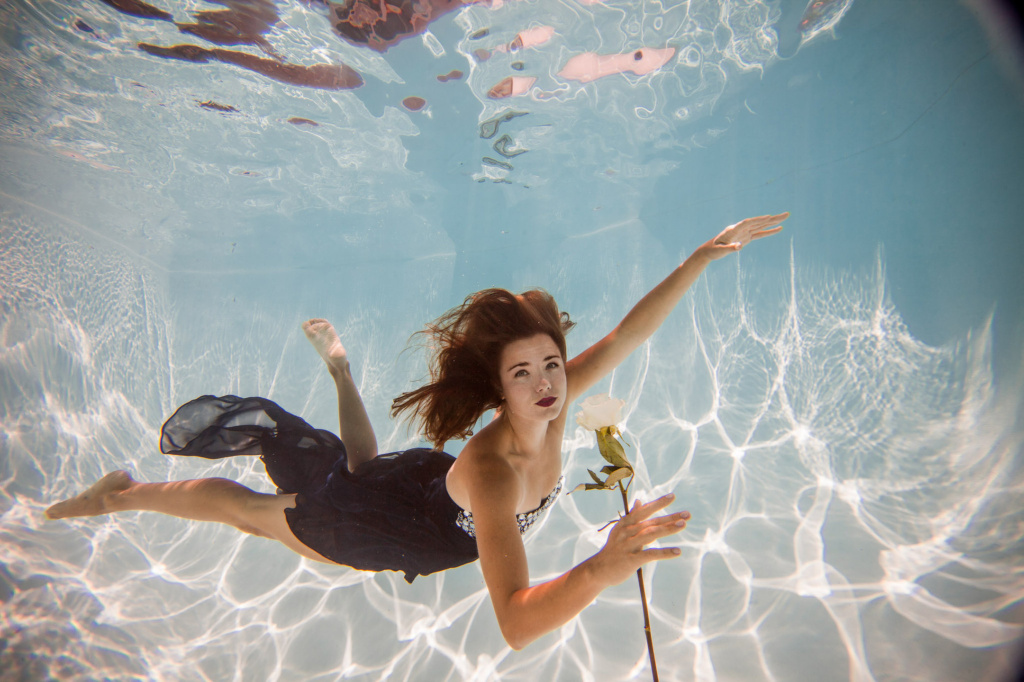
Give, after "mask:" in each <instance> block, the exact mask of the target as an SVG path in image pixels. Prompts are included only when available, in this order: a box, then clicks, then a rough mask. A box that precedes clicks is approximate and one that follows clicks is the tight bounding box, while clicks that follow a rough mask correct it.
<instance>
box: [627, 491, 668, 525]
mask: <svg viewBox="0 0 1024 682" xmlns="http://www.w3.org/2000/svg"><path fill="white" fill-rule="evenodd" d="M675 499H676V496H675V495H673V494H672V493H669V494H668V495H663V496H661V497H659V498H658V499H656V500H653V501H651V502H648V503H647V504H641V503H640V500H637V501H636V502H634V503H633V506H632V507H631V508H630V510H629V513H628V514H626V515H625V516H624V517H623V519H622V520H623V521H628V522H629V523H639V522H641V521H645V520H647V519H649V518H650V517H651V516H653V515H654V514H655V513H656V512H659V511H661V510H662V509H664V508H665V507H667V506H669V505H670V504H672V501H673V500H675Z"/></svg>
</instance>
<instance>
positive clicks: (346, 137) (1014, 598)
mask: <svg viewBox="0 0 1024 682" xmlns="http://www.w3.org/2000/svg"><path fill="white" fill-rule="evenodd" d="M1005 7H1009V5H1005V6H1004V5H1003V4H1002V3H1000V2H995V1H993V2H982V1H980V0H978V1H972V2H967V3H962V4H961V3H955V2H952V1H950V0H942V1H941V2H924V1H920V2H913V1H908V2H899V3H877V2H875V3H872V2H869V1H868V0H861V1H860V2H857V3H854V2H852V0H834V1H832V2H824V3H820V2H814V3H810V5H807V4H805V3H804V2H794V1H791V0H776V1H769V2H759V1H757V0H743V1H740V0H704V1H700V0H691V1H690V2H621V1H618V0H605V1H604V2H600V1H597V0H594V1H591V2H584V1H583V0H562V1H554V0H550V1H549V0H544V1H543V2H540V1H532V0H504V1H503V2H502V1H500V0H494V1H493V2H481V3H460V2H457V1H454V0H453V1H451V2H446V1H444V0H433V1H432V2H411V1H410V0H395V1H393V2H390V3H377V2H375V1H374V2H367V1H364V0H360V1H359V2H352V1H351V0H349V2H345V3H324V2H319V1H315V0H314V1H310V2H304V1H298V0H278V1H277V2H272V1H271V0H225V2H224V3H223V4H213V3H210V2H204V1H201V0H194V1H188V2H178V1H177V0H161V1H160V4H159V5H155V4H151V5H144V4H142V3H138V2H131V1H130V0H110V1H109V2H105V1H100V0H86V1H84V2H36V1H31V2H29V1H25V0H18V1H16V2H10V3H6V4H4V5H3V6H2V7H0V26H2V27H3V28H2V29H0V36H2V40H0V74H2V78H3V80H2V87H3V97H2V99H0V112H2V116H0V154H2V159H3V163H2V164H0V254H2V256H0V306H2V308H0V310H2V314H0V481H2V485H0V513H2V521H0V539H2V548H3V549H2V555H0V559H2V569H0V602H2V606H0V670H2V671H3V675H2V677H4V679H14V680H36V679H50V678H56V679H82V680H86V679H100V678H105V679H168V680H171V679H210V680H224V679H240V680H263V679H275V680H276V679H310V680H313V679H323V680H327V679H339V678H353V679H381V680H383V679H396V680H397V679H409V680H492V679H503V680H538V679H540V680H548V679H551V680H555V679H557V680H621V679H634V678H636V679H648V678H649V676H650V671H649V668H648V664H647V655H646V648H645V645H644V637H643V632H642V624H641V616H640V606H639V599H638V595H637V591H636V586H635V585H634V584H632V583H629V582H627V583H626V584H624V585H622V586H619V587H616V588H612V589H609V590H607V591H606V592H604V593H603V594H602V595H601V597H600V598H599V599H598V600H597V602H596V603H595V604H594V605H592V606H591V607H589V608H588V609H586V610H585V611H584V612H583V614H582V615H581V616H580V617H579V618H578V619H576V620H575V621H573V622H572V623H571V624H569V625H567V626H566V627H564V628H562V629H561V630H560V631H559V632H556V633H554V634H552V635H549V636H547V637H545V638H543V639H541V640H539V641H538V642H537V643H535V644H533V645H531V646H530V647H528V648H527V649H525V650H524V651H522V652H513V651H511V650H510V649H508V648H507V647H506V646H505V644H504V641H503V640H502V638H501V635H500V633H499V631H498V628H497V625H496V622H495V619H494V615H493V611H492V609H491V606H490V602H489V599H488V597H487V593H486V590H485V588H484V584H483V580H482V577H481V574H480V570H479V567H478V566H477V565H475V564H473V565H469V566H465V567H462V568H459V569H456V570H452V571H448V572H446V573H443V574H438V575H435V576H428V577H424V578H420V579H418V580H417V581H416V582H415V583H414V584H413V585H411V586H409V585H406V584H405V582H404V581H403V580H402V579H401V576H400V575H399V574H392V573H388V574H380V575H375V574H369V573H360V572H356V571H353V570H350V569H346V568H342V567H338V568H333V567H330V566H325V565H320V564H313V563H310V562H308V561H304V560H302V559H300V558H299V557H297V556H295V555H293V554H291V553H289V551H288V550H286V549H285V548H283V547H279V546H276V545H275V544H273V543H272V542H270V541H267V540H263V539H260V538H255V537H249V536H243V535H240V534H239V533H237V532H236V531H234V530H233V529H229V528H222V527H218V526H212V525H202V524H198V523H190V522H185V521H182V520H179V519H174V518H169V517H160V516H157V515H154V514H147V513H134V512H133V513H126V514H120V515H117V516H110V517H102V518H96V519H85V520H75V521H66V522H65V521H60V522H47V521H45V520H44V519H43V514H42V510H43V509H44V508H45V507H46V506H47V505H48V504H49V503H51V502H52V501H54V500H56V499H60V498H63V497H65V496H67V495H70V494H73V493H74V492H77V491H79V490H81V489H82V488H83V487H84V486H86V485H87V484H89V483H91V482H92V481H94V480H95V479H96V478H98V477H99V476H101V475H102V474H103V473H105V472H107V471H110V470H112V469H115V468H126V469H129V470H131V471H132V472H133V474H134V475H136V476H137V477H138V478H140V479H143V480H154V481H155V480H168V479H180V478H192V477H199V476H227V477H231V478H235V479H236V480H239V481H241V482H243V483H245V484H247V485H249V486H251V487H253V488H255V489H257V490H265V491H266V490H270V483H269V482H268V481H267V480H266V478H265V476H264V474H263V472H262V467H261V465H260V464H259V462H258V461H225V462H221V463H209V462H206V461H191V460H187V459H183V458H181V459H179V458H169V457H165V456H163V455H160V454H159V453H158V451H157V448H156V441H157V433H158V430H159V427H160V425H161V423H162V422H163V420H164V419H165V418H166V417H167V416H168V415H169V414H170V413H171V412H172V411H173V410H174V408H175V407H176V406H177V405H179V404H180V403H182V402H185V401H187V400H189V399H191V398H193V397H195V396H197V395H200V394H204V393H235V394H239V395H263V396H266V397H269V398H272V399H274V400H276V401H278V402H279V403H281V404H282V405H283V406H285V407H286V408H287V409H290V410H292V411H294V412H297V413H300V414H302V415H303V416H304V417H305V418H306V419H307V420H309V421H310V422H312V423H314V424H317V425H319V426H322V427H326V428H333V426H334V423H335V420H336V414H335V402H334V400H335V398H334V393H333V387H332V385H331V382H330V379H329V376H328V375H327V373H326V372H324V371H323V369H322V364H321V361H320V360H319V359H318V358H317V357H316V354H315V353H314V352H313V351H312V349H311V348H309V347H308V344H307V343H306V341H305V340H304V338H303V337H302V333H301V331H300V329H299V323H300V322H302V321H303V320H305V319H307V318H309V317H327V318H329V319H331V320H332V321H334V323H335V325H336V326H337V327H338V328H339V330H342V334H343V340H344V341H345V343H346V346H347V347H348V348H349V349H350V352H351V354H352V356H353V357H354V362H355V364H356V366H357V380H358V381H359V383H360V388H361V391H362V393H363V396H364V399H365V402H366V403H367V407H368V410H369V412H370V415H371V418H372V419H373V421H374V423H375V425H376V428H377V433H378V436H379V438H380V439H381V441H382V447H384V448H385V449H387V450H396V449H400V448H402V447H406V446H409V445H412V444H415V443H417V440H416V437H415V434H410V433H408V432H407V431H406V430H405V429H404V428H402V427H397V426H393V425H391V424H390V423H389V422H388V420H387V418H386V415H387V410H388V407H389V405H390V400H391V398H393V397H394V396H395V395H397V394H398V393H400V392H401V391H403V390H406V389H407V388H408V387H409V386H410V385H412V384H413V383H415V382H416V381H417V380H418V379H419V378H420V377H422V375H423V373H424V370H423V365H422V359H421V358H420V357H419V356H417V355H416V354H415V353H412V352H407V353H402V350H403V348H404V347H405V344H406V340H407V339H408V337H409V335H410V334H411V333H413V332H414V331H416V330H417V329H418V328H419V327H420V325H422V324H423V323H424V322H426V321H427V320H428V319H430V318H431V317H433V316H436V315H437V314H439V313H440V312H442V311H444V310H445V309H447V308H448V307H450V306H451V305H454V304H455V303H457V302H459V301H461V300H462V298H463V297H464V296H465V295H466V294H467V293H469V292H471V291H474V290H476V289H479V288H482V287H486V286H506V287H509V288H513V289H522V288H526V287H529V286H544V287H545V288H547V289H548V290H549V291H551V292H552V293H553V294H554V295H555V296H556V298H557V299H558V300H559V302H560V304H561V305H562V307H563V308H565V309H566V310H568V311H570V312H571V313H572V314H573V316H574V318H575V319H576V320H577V321H578V323H579V324H578V327H577V328H576V330H574V332H573V334H572V335H571V336H570V339H569V343H570V352H573V351H576V352H578V351H579V350H582V349H583V348H585V347H586V346H587V345H588V344H590V343H592V342H593V341H595V340H596V339H597V338H600V336H602V335H603V334H604V333H605V332H606V331H607V330H608V329H610V328H611V326H613V325H614V324H615V323H616V322H617V321H618V319H620V318H621V316H622V315H623V314H624V313H625V312H626V310H628V308H629V306H630V305H632V303H633V302H634V301H635V300H636V299H637V298H639V296H641V295H642V294H643V293H644V292H645V291H647V290H648V289H649V288H650V287H652V286H653V285H654V284H656V283H657V282H658V281H659V280H660V279H661V278H662V277H663V276H664V275H665V274H667V273H668V272H669V270H670V269H671V268H672V267H673V266H674V265H675V264H677V263H678V262H679V259H680V258H682V257H684V256H685V255H686V254H687V253H689V251H691V250H692V249H693V248H694V247H696V246H697V245H698V244H700V243H701V242H703V241H704V240H705V239H707V238H708V237H709V236H711V235H712V234H714V233H715V232H716V231H717V230H718V229H720V228H721V226H723V225H725V224H728V223H730V222H733V221H735V220H738V219H740V218H742V217H745V216H747V215H755V214H760V213H766V212H777V211H782V210H790V211H792V212H793V217H792V219H791V220H790V221H789V223H787V229H786V230H785V231H784V235H785V236H783V237H779V238H775V239H773V240H768V241H765V242H760V243H758V244H757V245H755V246H753V247H751V248H749V249H746V250H745V251H744V253H743V254H742V255H741V257H739V258H735V259H732V260H730V261H726V262H722V263H718V264H716V265H715V266H714V267H713V268H712V269H711V270H709V271H708V274H707V275H706V276H705V277H703V278H702V279H701V280H700V281H699V282H698V284H697V285H696V286H695V287H694V290H693V292H692V293H691V294H690V295H689V296H688V297H687V299H686V300H685V302H684V303H683V304H682V305H680V307H679V309H678V310H677V312H676V313H675V314H674V315H673V316H672V317H671V318H670V319H669V321H668V322H667V323H666V324H665V326H664V327H663V328H662V330H661V331H659V333H658V334H657V335H656V336H655V337H654V339H653V340H652V341H651V343H649V344H648V345H646V346H644V347H643V348H642V349H641V350H639V351H637V353H635V354H634V356H633V357H631V358H630V359H629V360H628V361H627V362H626V363H625V364H624V365H623V366H622V367H620V368H619V369H618V370H617V371H616V372H615V374H614V376H613V377H611V378H610V380H608V381H606V382H604V384H603V385H602V386H601V387H600V389H601V390H610V391H611V392H612V393H613V394H614V395H616V396H618V397H621V398H623V399H625V400H626V401H627V403H628V408H627V411H628V417H627V418H626V421H625V423H624V428H625V437H626V439H627V440H628V441H629V442H630V443H631V444H632V445H633V450H632V451H631V454H632V456H633V457H634V458H635V460H636V462H637V465H638V467H637V468H638V477H637V478H638V480H637V483H636V487H637V489H638V490H639V491H641V493H640V494H642V495H643V496H645V497H653V496H655V495H660V494H663V493H665V492H669V491H673V492H675V493H676V495H677V497H678V499H679V500H680V505H682V506H684V508H687V509H689V510H690V511H691V512H692V513H693V521H692V522H691V524H690V526H689V528H688V529H687V531H686V532H685V535H684V536H682V540H681V546H682V548H683V553H682V556H681V557H680V558H679V559H677V560H674V561H669V562H663V563H660V564H658V565H657V566H656V567H653V568H652V569H649V570H648V571H647V576H648V580H649V588H648V595H649V598H650V601H651V603H652V609H653V613H652V617H653V632H654V639H655V643H656V647H657V652H658V661H659V669H660V672H661V677H662V679H665V680H687V679H694V680H743V681H748V680H815V681H818V680H858V681H861V680H908V679H912V680H963V679H978V680H1004V679H1010V677H1011V676H1013V675H1014V671H1015V670H1016V669H1017V662H1018V658H1019V655H1020V651H1021V650H1020V642H1021V636H1022V634H1024V629H1022V628H1024V611H1022V609H1021V606H1020V600H1021V598H1022V596H1024V577H1022V573H1024V554H1022V552H1024V537H1022V536H1024V514H1022V512H1021V509H1022V508H1024V479H1022V476H1024V473H1022V465H1021V462H1022V459H1021V458H1022V436H1024V429H1022V415H1024V409H1022V405H1021V398H1022V395H1024V384H1022V379H1024V371H1022V370H1024V363H1022V356H1021V351H1020V348H1021V347H1022V346H1024V344H1022V340H1024V326H1022V320H1024V315H1022V313H1024V293H1022V292H1024V282H1022V281H1021V280H1022V277H1021V274H1020V272H1021V271H1020V267H1019V260H1020V257H1021V255H1022V254H1024V237H1022V234H1024V233H1022V232H1021V230H1020V227H1021V225H1020V215H1022V214H1024V195H1022V194H1021V192H1020V191H1019V190H1020V185H1021V180H1022V179H1024V161H1022V159H1024V124H1022V123H1021V121H1022V120H1024V119H1022V117H1021V114H1022V111H1021V109H1022V102H1024V86H1022V83H1024V80H1022V78H1021V64H1022V63H1024V62H1022V60H1021V52H1020V42H1019V40H1017V39H1015V37H1014V33H1013V31H1012V30H1011V29H1012V28H1013V24H1012V23H1008V22H1010V20H1011V19H1012V16H1011V15H1010V14H1006V13H1004V14H1002V15H1000V14H998V11H999V10H1000V8H1003V9H1004V10H1005ZM382 8H383V9H382ZM382 12H383V14H382ZM588 53H589V54H588ZM455 449H456V450H457V446H456V448H455ZM564 457H565V472H566V475H567V480H568V481H569V482H570V484H575V483H577V482H581V481H583V480H584V479H585V478H586V472H585V469H586V468H587V467H591V468H593V466H594V465H595V463H596V461H597V459H596V458H597V453H596V448H595V446H594V443H593V441H592V439H591V438H590V437H589V436H588V435H587V434H585V433H584V432H582V431H581V430H575V429H570V430H568V431H567V432H566V434H565V442H564ZM615 509H616V501H615V500H614V499H613V498H612V496H606V495H604V494H600V493H586V494H577V495H572V496H569V497H563V498H562V499H560V501H559V503H558V504H557V505H556V506H555V508H554V510H553V511H552V513H551V514H550V515H549V516H548V517H547V518H546V519H545V520H544V521H543V523H542V524H540V525H539V527H538V528H537V529H535V530H533V531H531V534H530V535H529V536H528V540H527V550H528V555H529V560H530V566H531V576H532V577H533V578H534V579H536V580H540V579H547V578H551V577H554V576H556V575H558V574H560V573H562V572H563V571H565V570H567V569H568V568H570V567H571V566H572V565H574V564H575V563H578V562H580V561H582V560H583V559H585V558H587V557H588V556H590V555H592V554H593V553H594V552H596V551H597V550H598V549H599V548H600V547H601V546H602V544H603V535H602V534H601V533H600V532H599V531H598V528H600V526H602V525H603V524H604V523H605V522H606V521H608V520H609V519H611V518H613V517H614V514H615Z"/></svg>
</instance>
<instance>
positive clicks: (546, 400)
mask: <svg viewBox="0 0 1024 682" xmlns="http://www.w3.org/2000/svg"><path fill="white" fill-rule="evenodd" d="M555 400H557V398H555V397H554V396H548V397H547V398H544V399H543V400H538V401H537V404H538V405H540V406H541V407H551V406H552V405H554V404H555Z"/></svg>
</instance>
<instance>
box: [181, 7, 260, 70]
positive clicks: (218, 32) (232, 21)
mask: <svg viewBox="0 0 1024 682" xmlns="http://www.w3.org/2000/svg"><path fill="white" fill-rule="evenodd" d="M209 1H210V2H216V3H217V4H221V5H224V6H225V7H226V9H218V10H206V11H203V12H194V13H193V14H192V16H193V17H194V18H195V20H196V21H195V22H194V23H191V24H175V25H176V26H177V27H178V30H179V31H181V32H182V33H188V34H190V35H194V36H196V37H198V38H202V39H203V40H205V41H207V42H209V43H213V44H215V45H255V46H258V47H259V48H261V49H262V50H263V51H264V52H266V53H267V54H269V55H272V56H274V57H275V58H277V59H280V57H279V56H278V55H277V53H275V52H274V51H273V49H272V48H271V47H270V43H268V42H267V40H266V38H264V37H263V36H264V35H265V34H266V33H268V32H269V31H270V29H271V28H273V27H274V25H275V24H277V22H278V19H279V17H278V14H277V8H276V7H275V6H274V3H273V2H271V0H209Z"/></svg>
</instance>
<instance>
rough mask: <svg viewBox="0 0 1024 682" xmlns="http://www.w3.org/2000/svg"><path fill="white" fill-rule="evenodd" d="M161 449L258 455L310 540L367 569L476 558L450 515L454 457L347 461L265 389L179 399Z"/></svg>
mask: <svg viewBox="0 0 1024 682" xmlns="http://www.w3.org/2000/svg"><path fill="white" fill-rule="evenodd" d="M160 451H161V452H163V453H165V454H168V455H189V456H194V457H205V458H207V459H221V458H224V457H233V456H236V455H255V456H259V457H261V458H262V459H263V463H264V465H265V466H266V468H267V474H268V475H269V476H270V478H271V480H273V481H274V483H275V484H277V487H278V488H280V491H281V492H283V493H298V497H296V500H295V507H294V508H293V509H286V510H285V516H286V517H287V519H288V525H289V527H291V529H292V532H293V533H295V536H296V537H297V538H298V539H299V540H300V541H302V543H303V544H305V545H306V546H308V547H310V548H312V549H314V550H316V551H317V552H319V553H320V554H322V555H323V556H324V557H326V558H328V559H330V560H331V561H334V562H336V563H339V564H344V565H346V566H351V567H352V568H357V569H359V570H363V571H385V570H391V571H402V572H404V573H405V579H406V580H407V581H408V582H412V581H413V579H414V578H415V577H416V576H418V575H427V574H430V573H434V572H436V571H443V570H445V569H448V568H454V567H456V566H461V565H463V564H466V563H469V562H471V561H474V560H475V559H477V558H478V554H477V550H476V542H475V541H474V540H473V538H471V537H469V536H468V535H467V534H466V533H465V532H464V531H463V530H462V529H460V528H459V527H458V526H457V525H456V519H457V517H458V513H459V510H460V508H459V506H458V505H456V504H455V502H453V501H452V499H451V497H450V496H449V495H448V490H447V488H446V487H445V476H446V474H447V473H448V469H450V468H451V465H452V463H453V462H454V461H455V458H454V457H452V456H451V455H449V454H447V453H444V452H437V451H436V450H430V449H427V448H416V449H413V450H406V451H405V452H394V453H390V454H385V455H378V456H377V457H375V458H374V459H372V460H370V461H369V462H365V463H364V464H361V465H360V466H359V467H357V468H356V470H355V472H350V471H349V470H348V457H347V455H346V452H345V445H344V444H343V443H342V442H341V439H339V438H338V437H337V436H336V435H334V434H333V433H331V432H330V431H324V430H323V429H317V428H314V427H312V426H310V425H309V424H308V423H306V421H305V420H303V419H302V418H300V417H297V416H295V415H293V414H290V413H288V412H286V411H285V410H284V409H282V408H281V407H280V406H279V405H277V404H276V403H274V402H273V401H271V400H267V399H266V398H239V397H237V396H232V395H229V396H221V397H216V396H212V395H207V396H202V397H200V398H196V399H195V400H193V401H191V402H189V403H186V404H185V405H182V406H181V407H180V408H178V410H177V412H175V413H174V414H173V415H172V416H171V418H170V419H168V420H167V423H166V424H164V426H163V429H162V430H161V434H160Z"/></svg>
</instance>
